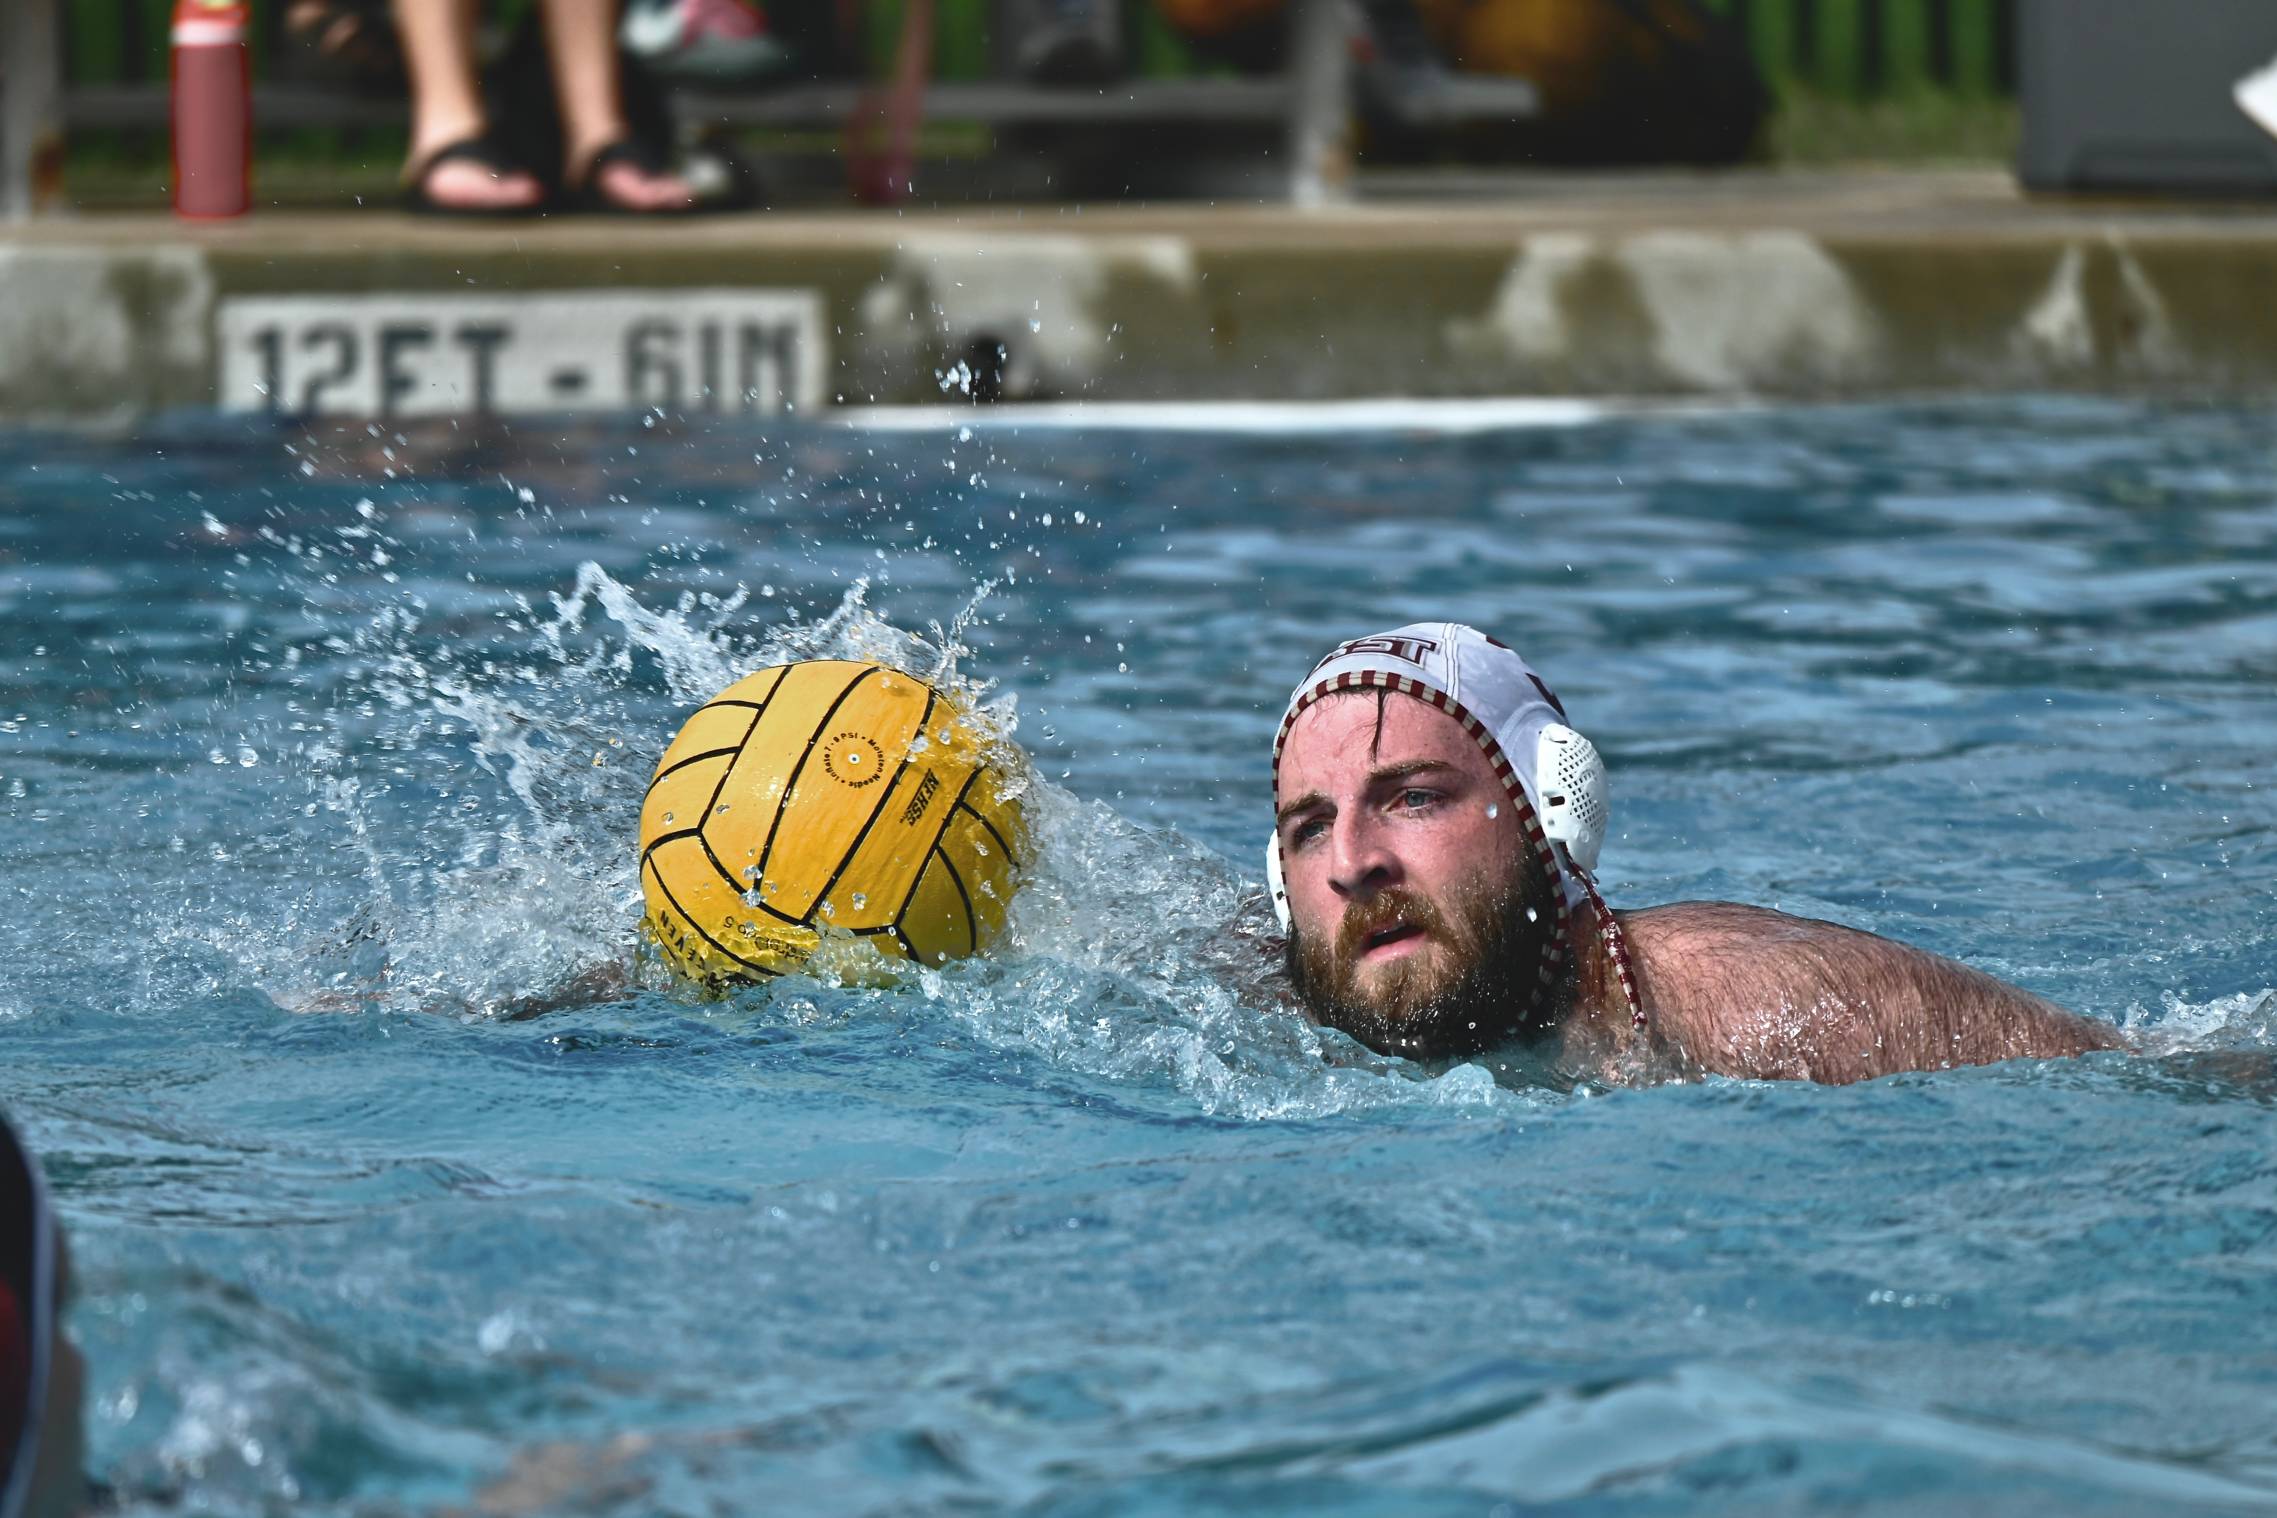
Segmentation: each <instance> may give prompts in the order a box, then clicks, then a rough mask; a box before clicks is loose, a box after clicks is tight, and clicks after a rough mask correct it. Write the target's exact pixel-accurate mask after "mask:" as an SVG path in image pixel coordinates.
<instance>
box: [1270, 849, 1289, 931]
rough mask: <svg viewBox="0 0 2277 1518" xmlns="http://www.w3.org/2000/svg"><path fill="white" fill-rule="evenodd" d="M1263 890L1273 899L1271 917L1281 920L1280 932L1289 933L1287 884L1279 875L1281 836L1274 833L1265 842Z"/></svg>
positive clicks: (1285, 878) (1286, 880) (1282, 876)
mask: <svg viewBox="0 0 2277 1518" xmlns="http://www.w3.org/2000/svg"><path fill="white" fill-rule="evenodd" d="M1265 890H1266V893H1267V894H1268V895H1270V896H1271V897H1272V898H1273V915H1274V916H1275V917H1278V918H1280V919H1281V931H1282V932H1284V933H1286V932H1288V931H1289V882H1288V878H1287V877H1286V876H1284V875H1283V874H1282V873H1281V835H1280V834H1279V833H1278V832H1275V833H1274V834H1273V836H1272V837H1270V838H1268V839H1266V840H1265Z"/></svg>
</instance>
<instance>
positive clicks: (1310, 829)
mask: <svg viewBox="0 0 2277 1518" xmlns="http://www.w3.org/2000/svg"><path fill="white" fill-rule="evenodd" d="M1327 831H1328V824H1327V823H1325V822H1323V821H1321V820H1320V819H1319V818H1318V817H1311V818H1307V819H1306V820H1305V821H1303V822H1300V823H1298V824H1297V825H1296V826H1295V827H1293V828H1291V829H1290V830H1289V847H1290V848H1292V849H1301V848H1303V847H1304V846H1305V845H1306V844H1308V843H1310V842H1312V841H1313V839H1315V838H1317V837H1319V836H1320V835H1321V834H1322V833H1325V832H1327Z"/></svg>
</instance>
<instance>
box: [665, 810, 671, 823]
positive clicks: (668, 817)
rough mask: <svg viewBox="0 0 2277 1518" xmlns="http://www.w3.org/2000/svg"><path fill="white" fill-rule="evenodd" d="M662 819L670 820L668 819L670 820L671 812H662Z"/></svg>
mask: <svg viewBox="0 0 2277 1518" xmlns="http://www.w3.org/2000/svg"><path fill="white" fill-rule="evenodd" d="M664 820H665V821H666V822H670V821H671V820H672V814H671V813H670V812H666V813H665V814H664Z"/></svg>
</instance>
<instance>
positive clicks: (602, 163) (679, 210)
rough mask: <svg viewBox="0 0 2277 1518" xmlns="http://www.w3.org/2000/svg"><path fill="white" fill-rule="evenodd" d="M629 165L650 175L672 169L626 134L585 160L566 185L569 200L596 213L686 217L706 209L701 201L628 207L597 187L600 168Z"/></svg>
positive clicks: (585, 209) (656, 154)
mask: <svg viewBox="0 0 2277 1518" xmlns="http://www.w3.org/2000/svg"><path fill="white" fill-rule="evenodd" d="M616 163H623V164H630V165H631V166H632V167H634V168H636V169H638V170H640V172H641V173H643V174H648V175H652V176H657V175H665V174H669V173H671V172H672V166H671V165H670V164H668V163H666V162H665V161H664V159H663V157H662V156H660V155H659V154H658V153H656V152H655V151H654V150H653V149H651V148H649V147H648V146H646V145H645V144H643V143H640V142H637V141H635V140H634V139H632V138H630V137H620V138H618V139H617V140H616V141H615V142H612V143H610V144H609V145H608V146H607V147H605V148H603V149H601V151H600V152H598V153H595V154H594V155H593V156H592V157H591V158H589V159H587V160H586V162H585V171H584V172H583V173H582V174H580V175H578V177H577V181H576V183H574V184H572V185H570V186H569V203H570V204H571V205H572V206H574V207H575V208H576V209H578V210H580V211H589V212H592V213H594V214H595V215H599V216H689V215H693V214H694V213H696V212H698V211H702V210H704V209H706V207H705V206H704V204H703V202H701V201H693V202H691V203H689V204H687V205H684V206H658V207H656V208H654V209H650V208H648V207H645V206H631V205H626V204H625V203H624V202H622V201H620V200H617V199H614V198H613V197H611V196H610V194H609V193H608V192H607V191H606V190H604V189H602V188H601V171H602V170H603V169H606V168H608V167H609V166H610V165H611V164H616Z"/></svg>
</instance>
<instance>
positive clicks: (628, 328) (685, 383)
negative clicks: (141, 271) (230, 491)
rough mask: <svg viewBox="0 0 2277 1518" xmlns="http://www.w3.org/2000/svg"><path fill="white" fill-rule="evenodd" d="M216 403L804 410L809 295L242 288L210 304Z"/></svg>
mask: <svg viewBox="0 0 2277 1518" xmlns="http://www.w3.org/2000/svg"><path fill="white" fill-rule="evenodd" d="M215 322H216V328H217V336H218V337H219V339H220V342H221V396H220V405H221V409H222V410H224V411H239V412H243V411H257V412H273V413H283V414H288V415H296V416H323V415H352V416H371V417H395V416H454V415H463V414H467V413H484V412H487V413H491V414H496V415H506V414H517V413H519V414H527V413H532V412H549V411H638V410H646V409H648V408H650V407H662V408H663V409H664V410H666V411H673V412H730V413H733V412H749V413H759V414H772V413H776V412H782V411H787V410H793V409H796V410H799V411H807V410H811V409H813V408H816V407H818V406H820V405H821V403H822V386H823V372H824V369H825V367H826V361H827V359H828V355H827V353H825V351H824V339H823V335H822V300H821V297H820V295H819V294H817V293H816V292H815V291H812V290H723V289H706V290H608V291H592V292H579V293H549V294H543V295H538V294H531V295H458V294H436V295H428V294H417V293H410V292H405V293H402V294H389V295H348V296H313V295H288V296H243V297H235V298H231V299H226V300H224V301H222V302H221V303H220V308H219V310H218V312H217V313H216V318H215Z"/></svg>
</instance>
